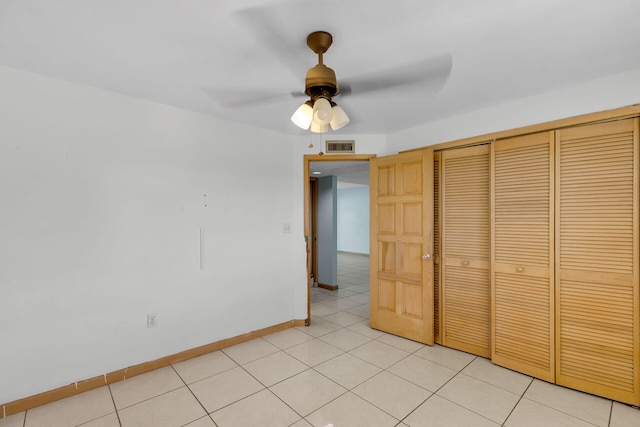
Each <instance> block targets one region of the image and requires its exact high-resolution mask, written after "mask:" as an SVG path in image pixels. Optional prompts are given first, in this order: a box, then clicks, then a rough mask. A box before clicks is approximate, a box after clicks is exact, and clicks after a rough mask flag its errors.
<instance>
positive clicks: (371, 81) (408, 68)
mask: <svg viewBox="0 0 640 427" xmlns="http://www.w3.org/2000/svg"><path fill="white" fill-rule="evenodd" d="M452 66H453V60H452V57H451V55H450V54H443V55H438V56H435V57H433V58H429V59H426V60H422V61H418V62H414V63H410V64H407V65H404V66H402V67H395V68H391V69H386V70H381V71H375V72H372V73H368V74H365V75H362V76H360V77H354V78H350V79H345V80H344V81H341V82H339V85H340V96H347V95H353V94H360V93H367V92H375V91H380V90H386V89H392V88H398V87H401V86H409V85H411V86H415V87H416V90H420V93H422V92H423V91H428V92H429V93H430V94H436V93H438V92H439V91H440V89H442V87H443V86H444V85H445V83H446V82H447V80H448V79H449V75H450V74H451V69H452Z"/></svg>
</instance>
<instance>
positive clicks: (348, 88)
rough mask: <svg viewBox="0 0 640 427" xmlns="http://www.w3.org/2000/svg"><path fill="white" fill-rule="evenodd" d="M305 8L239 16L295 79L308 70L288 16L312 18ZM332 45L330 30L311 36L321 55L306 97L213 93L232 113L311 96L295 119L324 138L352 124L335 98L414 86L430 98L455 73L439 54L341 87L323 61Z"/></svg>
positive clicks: (260, 91) (289, 5) (255, 10)
mask: <svg viewBox="0 0 640 427" xmlns="http://www.w3.org/2000/svg"><path fill="white" fill-rule="evenodd" d="M301 3H303V2H298V1H295V2H282V3H276V4H274V5H268V6H262V7H261V6H256V7H250V8H247V9H241V10H239V11H237V12H236V14H235V17H236V18H237V20H238V21H239V22H240V23H241V24H243V25H244V26H245V27H246V28H247V29H248V30H249V31H250V32H251V33H253V35H254V37H255V39H256V41H258V43H260V44H261V45H262V46H263V47H264V48H265V49H266V50H268V51H270V52H271V56H272V57H273V58H275V59H276V60H278V61H279V62H281V63H283V65H285V66H286V67H287V68H289V69H290V70H291V71H292V72H293V73H294V75H299V73H300V72H301V71H302V70H303V69H306V68H307V67H308V64H307V65H304V61H301V58H299V57H298V56H297V55H296V54H293V52H296V51H297V46H299V45H298V44H297V43H295V41H293V40H291V35H290V34H285V31H286V29H288V28H289V27H288V26H287V19H286V17H287V16H289V15H288V13H290V11H292V10H295V11H297V13H299V14H300V16H307V15H306V14H305V13H304V11H305V9H304V7H303V6H304V4H301ZM332 43H333V36H332V35H331V34H330V33H329V32H327V31H314V32H312V33H310V34H309V35H308V36H307V46H308V47H309V49H311V50H312V51H313V52H314V53H315V54H317V55H318V63H317V64H316V65H315V66H313V67H311V68H309V69H308V71H307V73H306V78H305V89H304V92H302V91H296V92H290V94H285V93H279V94H278V93H273V92H269V90H268V88H256V89H254V90H246V89H245V90H217V91H213V90H209V91H208V92H209V94H210V95H211V96H212V97H213V98H214V99H216V100H217V101H218V102H220V103H221V105H223V106H225V107H230V108H236V107H247V106H256V105H258V104H261V103H268V102H277V101H282V100H284V99H286V98H288V99H290V98H289V96H293V97H299V96H307V97H308V100H306V101H305V102H304V103H303V104H302V105H300V106H299V107H298V109H297V110H296V111H295V113H294V114H293V116H292V117H291V120H292V121H293V123H295V124H296V125H297V126H298V127H300V128H302V129H309V130H310V131H311V132H322V133H324V132H327V131H328V129H329V127H331V129H332V130H338V129H341V128H343V127H344V126H346V125H347V124H348V123H349V122H350V119H349V117H348V116H347V114H346V113H345V111H344V110H343V109H342V108H341V107H340V106H338V105H337V104H336V102H335V100H334V98H335V97H336V96H340V97H341V98H342V97H345V96H350V97H355V96H358V95H360V94H363V93H371V92H377V91H383V90H389V89H393V88H399V87H401V86H410V85H414V86H415V88H416V94H418V96H426V97H428V96H430V95H433V94H435V93H437V92H438V91H439V90H440V89H441V88H442V87H443V86H444V84H445V83H446V81H447V79H448V78H449V75H450V73H451V69H452V57H451V55H450V54H440V55H436V56H431V57H428V58H426V59H423V60H419V61H413V62H409V63H406V64H403V65H401V66H396V67H391V68H387V69H382V70H379V69H377V70H374V71H372V72H369V73H365V74H361V75H359V76H356V77H351V78H348V79H345V80H342V79H341V80H340V84H338V80H337V79H336V73H335V72H334V71H333V70H332V69H331V68H329V67H327V66H326V65H325V64H324V58H323V56H324V54H325V53H326V52H327V50H328V49H329V48H330V47H331V45H332ZM258 80H259V79H258Z"/></svg>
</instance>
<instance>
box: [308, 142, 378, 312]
mask: <svg viewBox="0 0 640 427" xmlns="http://www.w3.org/2000/svg"><path fill="white" fill-rule="evenodd" d="M374 157H375V155H372V154H352V155H306V156H304V180H305V182H304V206H305V208H304V234H305V241H306V247H307V322H306V323H307V324H310V322H311V293H312V287H314V285H315V284H316V283H318V285H328V286H322V287H325V288H326V289H336V290H338V291H339V289H338V287H339V286H338V283H339V282H338V269H339V266H338V253H337V249H338V247H337V238H338V228H337V213H336V214H335V215H331V214H328V215H331V219H330V220H329V221H325V223H324V224H322V220H323V219H327V218H323V216H324V217H326V216H327V214H323V213H320V214H318V206H319V205H321V203H322V194H321V193H322V191H323V187H325V190H326V188H329V189H330V190H326V191H333V192H334V193H333V197H332V199H333V201H334V203H337V195H336V194H337V190H338V183H339V185H340V187H341V190H344V189H348V188H353V187H356V186H358V185H360V186H362V185H366V186H368V185H369V159H371V158H374ZM314 172H315V173H314ZM331 177H333V178H331ZM321 184H322V185H321ZM330 209H333V210H334V211H335V212H337V211H336V210H337V206H333V207H330ZM366 215H367V216H368V210H367V211H366ZM323 227H324V230H325V231H323ZM326 230H330V231H326ZM323 240H324V241H323ZM326 240H329V241H328V242H327V241H326ZM323 246H324V247H323ZM367 253H368V250H367ZM323 256H324V257H330V259H324V260H323ZM341 258H342V259H345V257H341ZM334 287H335V288H334Z"/></svg>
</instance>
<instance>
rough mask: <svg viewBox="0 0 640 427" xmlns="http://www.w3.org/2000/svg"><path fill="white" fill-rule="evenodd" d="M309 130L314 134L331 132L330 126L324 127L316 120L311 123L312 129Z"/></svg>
mask: <svg viewBox="0 0 640 427" xmlns="http://www.w3.org/2000/svg"><path fill="white" fill-rule="evenodd" d="M309 130H310V131H311V132H313V133H327V132H328V131H329V125H328V124H325V125H323V124H320V123H318V122H316V121H315V120H314V121H312V122H311V127H310V128H309Z"/></svg>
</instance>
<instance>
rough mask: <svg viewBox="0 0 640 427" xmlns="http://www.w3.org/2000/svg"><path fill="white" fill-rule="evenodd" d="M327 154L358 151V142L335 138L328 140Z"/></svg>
mask: <svg viewBox="0 0 640 427" xmlns="http://www.w3.org/2000/svg"><path fill="white" fill-rule="evenodd" d="M326 152H327V154H345V153H355V152H356V142H355V141H354V140H334V141H327V149H326Z"/></svg>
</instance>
